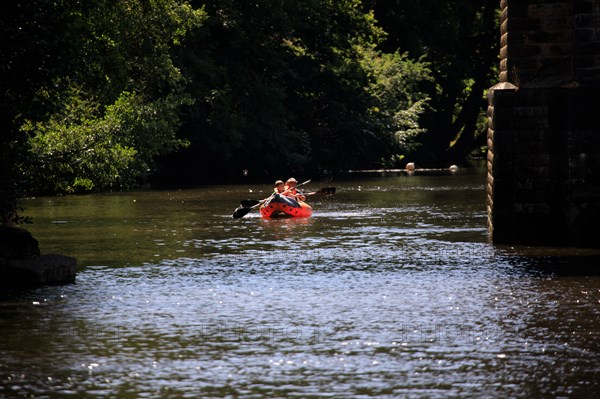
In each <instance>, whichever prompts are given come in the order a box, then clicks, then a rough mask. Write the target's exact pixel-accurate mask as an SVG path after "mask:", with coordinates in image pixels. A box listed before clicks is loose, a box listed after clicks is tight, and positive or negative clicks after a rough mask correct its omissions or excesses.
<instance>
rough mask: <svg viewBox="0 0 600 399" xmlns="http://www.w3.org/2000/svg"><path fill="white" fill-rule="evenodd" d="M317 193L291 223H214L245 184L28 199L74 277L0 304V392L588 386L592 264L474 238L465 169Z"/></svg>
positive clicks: (259, 393) (515, 393) (232, 394)
mask: <svg viewBox="0 0 600 399" xmlns="http://www.w3.org/2000/svg"><path fill="white" fill-rule="evenodd" d="M325 185H335V186H336V187H337V190H338V193H337V194H336V195H335V196H334V197H331V198H313V200H312V201H311V204H312V205H313V207H314V214H313V217H311V218H309V219H302V220H293V219H281V220H262V219H260V218H259V217H258V212H253V213H251V214H249V215H247V216H246V217H245V218H243V219H232V218H231V213H232V212H233V210H234V209H235V208H236V207H237V205H238V202H239V200H240V199H243V198H257V199H260V198H263V197H264V196H266V195H267V190H269V187H267V186H258V185H252V186H250V185H248V186H218V187H206V188H199V189H189V190H172V191H165V190H163V191H149V192H133V193H118V194H104V195H89V196H74V197H58V198H35V199H29V200H27V201H26V203H25V204H24V205H25V207H26V209H27V213H28V215H30V216H32V217H33V218H34V221H35V224H33V225H31V226H29V230H30V231H31V232H32V233H33V234H34V236H35V237H36V238H38V240H39V241H40V243H41V247H42V251H43V252H55V253H63V254H68V255H73V256H75V257H77V258H78V261H79V264H80V266H81V268H80V271H79V274H78V276H77V283H76V284H73V285H67V286H59V287H44V288H40V289H35V290H30V291H24V292H10V293H3V294H0V334H1V335H0V397H2V398H12V397H15V398H17V397H39V398H42V397H48V398H69V397H70V398H188V397H189V398H200V397H207V398H213V397H214V398H222V397H229V398H276V397H294V398H321V397H325V398H370V397H389V398H392V397H407V398H448V397H455V398H465V397H468V398H509V397H523V398H547V397H572V398H581V397H596V394H597V393H598V392H600V331H599V329H600V277H598V276H597V275H595V274H594V273H591V272H590V273H586V272H585V270H586V266H587V265H586V262H588V261H589V266H590V267H591V266H593V264H594V263H595V259H597V258H596V257H594V256H584V257H583V258H581V257H580V258H579V261H578V262H579V263H582V262H583V270H584V272H583V273H581V270H579V273H569V271H570V270H571V264H570V262H571V261H570V260H568V259H567V260H560V261H557V260H556V259H555V258H553V257H551V256H548V255H551V254H552V253H551V251H546V252H544V250H541V251H538V255H540V253H541V256H537V257H535V258H532V257H530V256H528V255H526V254H525V255H524V254H523V253H526V252H527V251H525V250H523V251H520V250H515V249H511V248H498V247H494V246H492V245H490V244H488V243H487V236H486V212H485V192H484V187H485V177H484V175H483V174H482V173H459V174H455V175H444V176H420V175H415V176H388V177H379V176H378V177H370V178H366V177H364V178H356V179H354V180H349V179H345V180H334V181H332V182H325V183H321V184H312V185H311V186H310V187H309V191H310V189H318V188H320V187H321V186H325ZM250 190H252V192H250ZM581 259H583V261H581ZM548 266H553V268H548ZM580 266H581V265H580ZM580 269H581V268H580ZM557 270H559V271H561V270H562V272H560V273H557V272H556V271H557Z"/></svg>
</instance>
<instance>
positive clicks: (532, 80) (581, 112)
mask: <svg viewBox="0 0 600 399" xmlns="http://www.w3.org/2000/svg"><path fill="white" fill-rule="evenodd" d="M500 7H501V10H502V19H501V27H500V29H501V50H500V83H498V84H497V85H495V86H494V87H492V88H491V89H490V90H489V93H488V101H489V107H488V120H489V129H488V147H489V151H488V185H487V209H488V230H489V234H490V238H491V240H492V241H493V242H494V243H498V244H523V245H557V246H577V247H600V234H598V231H597V230H598V228H599V226H600V96H599V90H600V0H573V1H556V0H555V1H552V0H502V1H501V3H500Z"/></svg>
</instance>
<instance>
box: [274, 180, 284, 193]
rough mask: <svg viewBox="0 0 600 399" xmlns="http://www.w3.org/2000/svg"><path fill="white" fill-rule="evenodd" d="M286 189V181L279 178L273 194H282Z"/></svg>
mask: <svg viewBox="0 0 600 399" xmlns="http://www.w3.org/2000/svg"><path fill="white" fill-rule="evenodd" d="M284 191H285V183H284V182H283V180H277V181H276V182H275V187H274V188H273V194H281V193H282V192H284Z"/></svg>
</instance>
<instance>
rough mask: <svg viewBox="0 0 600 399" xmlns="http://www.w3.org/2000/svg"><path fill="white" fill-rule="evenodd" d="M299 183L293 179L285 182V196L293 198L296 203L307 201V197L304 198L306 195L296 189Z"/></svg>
mask: <svg viewBox="0 0 600 399" xmlns="http://www.w3.org/2000/svg"><path fill="white" fill-rule="evenodd" d="M297 183H298V181H297V180H296V179H294V178H293V177H290V178H289V179H287V181H286V182H285V191H284V192H283V195H285V196H287V197H291V198H293V199H295V200H296V201H305V200H306V197H305V196H304V194H302V192H301V191H300V190H298V189H297V188H296V184H297Z"/></svg>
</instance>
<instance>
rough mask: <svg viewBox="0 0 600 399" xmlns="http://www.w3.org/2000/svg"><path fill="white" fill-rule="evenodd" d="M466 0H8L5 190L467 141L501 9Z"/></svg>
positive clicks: (373, 154)
mask: <svg viewBox="0 0 600 399" xmlns="http://www.w3.org/2000/svg"><path fill="white" fill-rule="evenodd" d="M475 4H479V3H478V2H473V5H464V4H462V3H461V2H458V1H450V2H439V1H434V0H429V1H427V0H420V1H415V2H410V3H409V2H403V1H399V0H397V1H392V0H390V1H372V2H361V1H360V0H306V1H299V2H289V1H281V0H260V1H259V0H254V1H235V0H220V1H216V0H204V1H191V2H190V1H185V0H116V1H112V0H99V1H94V2H86V1H69V0H53V1H50V0H27V1H25V0H21V1H15V2H10V3H8V4H7V5H6V6H5V7H4V10H3V13H2V16H1V18H2V21H1V22H2V24H1V26H0V34H1V39H2V42H3V46H2V48H1V50H0V51H1V53H0V57H1V60H0V75H1V77H0V79H1V80H0V90H1V92H2V93H3V95H2V98H1V99H0V123H1V128H2V136H1V138H0V153H1V155H2V160H1V163H2V164H1V165H0V166H1V169H0V192H2V196H1V197H2V201H3V204H2V207H3V208H10V207H11V206H12V205H11V204H12V203H13V199H14V197H16V196H18V195H19V192H18V191H19V190H18V189H19V188H23V189H25V190H26V191H27V192H31V193H61V192H81V191H88V190H103V189H119V188H125V187H131V186H134V185H136V184H139V183H140V182H142V181H144V180H145V179H147V178H148V177H149V176H150V175H158V176H162V177H168V178H170V179H172V178H173V177H174V176H177V177H178V178H180V179H181V180H183V181H190V182H191V181H193V182H198V181H201V180H202V179H207V178H209V177H215V176H218V177H221V176H227V177H232V176H236V175H239V174H240V173H241V171H242V170H247V171H249V173H250V174H252V175H255V176H257V175H275V174H277V175H278V176H279V175H281V174H283V173H288V172H289V173H292V172H294V173H302V172H309V171H311V170H320V169H346V168H358V167H361V168H371V167H380V166H401V165H402V157H403V156H404V155H406V154H407V153H409V152H411V151H414V150H415V149H417V148H419V144H421V147H420V148H419V151H421V153H422V154H426V156H427V157H429V158H431V159H434V158H435V157H434V156H433V155H436V154H437V155H439V156H440V157H439V159H442V158H444V157H446V156H447V154H448V151H450V152H452V151H453V149H452V148H454V149H455V150H456V149H457V148H459V147H460V148H463V147H464V148H465V150H463V151H461V152H460V154H461V156H463V157H464V155H465V154H466V153H467V152H468V151H469V150H470V149H471V148H472V146H473V142H474V138H475V134H474V132H476V131H477V118H478V116H479V115H480V111H481V109H482V107H481V100H482V96H483V90H484V89H485V88H486V87H488V86H489V80H490V71H491V70H492V68H491V65H492V63H493V60H492V61H490V58H491V56H490V55H489V54H492V52H493V51H495V50H494V43H493V40H494V39H493V38H492V34H491V33H490V32H493V31H494V30H495V29H496V27H495V24H494V23H493V22H494V15H495V14H494V13H495V8H494V7H492V6H490V5H475ZM371 9H373V11H371ZM404 22H408V23H404ZM490 49H491V50H490ZM424 132H426V134H422V133H424ZM466 137H471V140H470V141H471V142H470V145H469V144H467V145H464V144H463V142H467V141H468V140H464V139H465V138H466ZM451 142H452V143H453V144H454V145H453V146H451V145H450V143H451ZM457 143H460V145H458V144H457ZM449 149H450V150H449ZM454 153H455V154H454V155H458V153H459V151H454ZM168 154H171V155H168ZM432 154H433V155H432Z"/></svg>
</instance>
